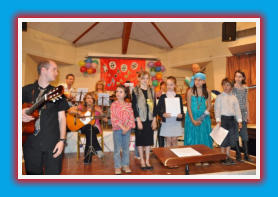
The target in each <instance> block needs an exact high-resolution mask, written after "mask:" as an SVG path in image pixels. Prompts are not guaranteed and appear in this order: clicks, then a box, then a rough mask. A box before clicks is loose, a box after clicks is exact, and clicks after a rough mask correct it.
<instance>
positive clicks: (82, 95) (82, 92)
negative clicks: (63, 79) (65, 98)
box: [75, 88, 89, 101]
mask: <svg viewBox="0 0 278 197" xmlns="http://www.w3.org/2000/svg"><path fill="white" fill-rule="evenodd" d="M88 90H89V88H78V89H77V92H76V97H75V100H76V101H83V98H84V96H85V94H86V93H87V92H88ZM80 95H81V98H80Z"/></svg>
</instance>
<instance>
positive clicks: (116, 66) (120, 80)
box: [100, 58, 146, 91]
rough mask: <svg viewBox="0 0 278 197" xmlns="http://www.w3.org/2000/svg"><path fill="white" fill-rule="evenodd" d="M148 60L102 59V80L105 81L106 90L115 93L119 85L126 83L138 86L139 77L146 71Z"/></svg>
mask: <svg viewBox="0 0 278 197" xmlns="http://www.w3.org/2000/svg"><path fill="white" fill-rule="evenodd" d="M145 64H146V60H142V59H118V58H117V59H116V58H101V59H100V65H101V72H100V78H101V80H103V81H105V90H108V91H114V90H116V87H117V85H120V84H124V83H125V82H126V81H130V83H134V86H136V85H137V84H138V80H137V75H138V73H139V72H140V71H142V70H145Z"/></svg>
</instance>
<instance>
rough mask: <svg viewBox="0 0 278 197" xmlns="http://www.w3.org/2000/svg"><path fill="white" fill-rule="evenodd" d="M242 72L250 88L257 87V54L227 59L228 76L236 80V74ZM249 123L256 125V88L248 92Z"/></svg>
mask: <svg viewBox="0 0 278 197" xmlns="http://www.w3.org/2000/svg"><path fill="white" fill-rule="evenodd" d="M237 70H241V71H243V72H244V73H245V75H246V85H247V86H248V87H250V86H255V85H256V54H250V55H240V56H231V57H227V66H226V76H227V77H228V78H230V79H231V80H234V73H235V71H237ZM248 101H249V112H250V120H249V123H252V124H255V123H256V88H250V89H249V90H248Z"/></svg>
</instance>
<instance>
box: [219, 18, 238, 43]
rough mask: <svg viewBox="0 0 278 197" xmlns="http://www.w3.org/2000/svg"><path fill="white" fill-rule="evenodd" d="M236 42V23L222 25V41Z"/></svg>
mask: <svg viewBox="0 0 278 197" xmlns="http://www.w3.org/2000/svg"><path fill="white" fill-rule="evenodd" d="M235 40H236V22H225V23H222V41H223V42H229V41H235Z"/></svg>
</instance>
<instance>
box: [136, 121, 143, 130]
mask: <svg viewBox="0 0 278 197" xmlns="http://www.w3.org/2000/svg"><path fill="white" fill-rule="evenodd" d="M137 127H138V129H139V130H142V129H143V124H142V122H141V120H137Z"/></svg>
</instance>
